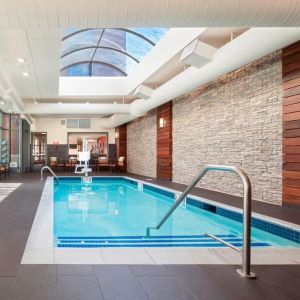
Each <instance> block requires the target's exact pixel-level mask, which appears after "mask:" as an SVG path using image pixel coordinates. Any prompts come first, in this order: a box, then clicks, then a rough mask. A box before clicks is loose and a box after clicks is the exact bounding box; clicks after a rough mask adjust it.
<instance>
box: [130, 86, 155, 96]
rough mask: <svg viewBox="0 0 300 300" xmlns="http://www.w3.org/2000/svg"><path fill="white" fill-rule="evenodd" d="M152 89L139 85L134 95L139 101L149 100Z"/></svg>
mask: <svg viewBox="0 0 300 300" xmlns="http://www.w3.org/2000/svg"><path fill="white" fill-rule="evenodd" d="M153 91H154V90H153V89H151V88H149V87H148V86H146V85H144V84H141V85H139V86H138V87H137V88H136V89H135V91H134V95H135V96H136V97H138V98H140V99H145V100H147V99H149V98H150V97H151V94H152V93H153Z"/></svg>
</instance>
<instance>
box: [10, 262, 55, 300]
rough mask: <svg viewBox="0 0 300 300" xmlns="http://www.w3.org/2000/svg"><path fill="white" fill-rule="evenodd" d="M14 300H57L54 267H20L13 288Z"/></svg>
mask: <svg viewBox="0 0 300 300" xmlns="http://www.w3.org/2000/svg"><path fill="white" fill-rule="evenodd" d="M13 294H14V297H15V299H16V300H29V299H30V300H35V299H37V300H40V299H43V300H44V299H45V300H48V299H49V300H50V299H51V300H52V299H57V284H56V266H55V265H20V266H19V270H18V276H17V280H16V282H15V286H14V293H13Z"/></svg>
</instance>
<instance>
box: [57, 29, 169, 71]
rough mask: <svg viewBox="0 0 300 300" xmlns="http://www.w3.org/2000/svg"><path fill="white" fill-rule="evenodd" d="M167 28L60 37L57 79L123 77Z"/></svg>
mask: <svg viewBox="0 0 300 300" xmlns="http://www.w3.org/2000/svg"><path fill="white" fill-rule="evenodd" d="M167 30H168V29H167V28H88V29H82V30H74V29H69V30H66V31H65V32H64V34H63V37H62V48H61V76H127V75H128V74H129V73H130V72H131V71H132V70H133V69H134V68H135V67H136V66H137V64H138V63H139V62H140V61H141V60H142V59H143V58H144V56H145V55H146V54H147V53H148V52H149V51H150V50H151V49H152V48H153V47H154V46H155V44H156V43H157V42H158V41H159V40H160V39H161V38H162V36H163V35H164V34H165V33H166V32H167Z"/></svg>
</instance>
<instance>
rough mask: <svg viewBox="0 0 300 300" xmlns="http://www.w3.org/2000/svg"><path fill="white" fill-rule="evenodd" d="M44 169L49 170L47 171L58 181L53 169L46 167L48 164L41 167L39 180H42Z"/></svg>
mask: <svg viewBox="0 0 300 300" xmlns="http://www.w3.org/2000/svg"><path fill="white" fill-rule="evenodd" d="M44 170H49V172H50V173H51V174H52V175H53V177H54V178H55V179H56V181H57V183H58V177H57V175H56V174H55V173H54V171H53V170H52V169H51V168H50V167H48V166H43V167H42V169H41V180H43V174H44Z"/></svg>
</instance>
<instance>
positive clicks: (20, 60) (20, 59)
mask: <svg viewBox="0 0 300 300" xmlns="http://www.w3.org/2000/svg"><path fill="white" fill-rule="evenodd" d="M17 62H19V63H20V64H22V63H24V62H25V59H24V58H22V57H19V58H17Z"/></svg>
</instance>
